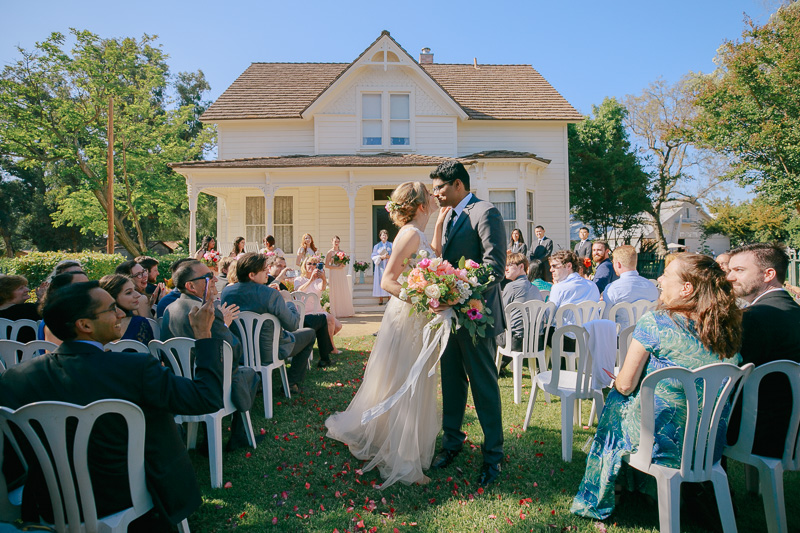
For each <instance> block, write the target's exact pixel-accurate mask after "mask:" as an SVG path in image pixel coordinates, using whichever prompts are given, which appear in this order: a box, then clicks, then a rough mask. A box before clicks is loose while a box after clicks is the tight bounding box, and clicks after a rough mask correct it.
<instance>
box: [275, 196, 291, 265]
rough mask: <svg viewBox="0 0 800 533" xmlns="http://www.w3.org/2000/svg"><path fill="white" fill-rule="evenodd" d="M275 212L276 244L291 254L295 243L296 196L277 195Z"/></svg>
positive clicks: (284, 251)
mask: <svg viewBox="0 0 800 533" xmlns="http://www.w3.org/2000/svg"><path fill="white" fill-rule="evenodd" d="M274 206H275V213H274V216H273V218H272V220H273V221H274V224H273V228H274V231H275V233H274V234H273V237H275V246H277V247H278V248H280V249H281V250H283V253H285V254H291V253H292V250H294V248H292V245H293V244H294V198H293V197H292V196H276V197H275V200H274Z"/></svg>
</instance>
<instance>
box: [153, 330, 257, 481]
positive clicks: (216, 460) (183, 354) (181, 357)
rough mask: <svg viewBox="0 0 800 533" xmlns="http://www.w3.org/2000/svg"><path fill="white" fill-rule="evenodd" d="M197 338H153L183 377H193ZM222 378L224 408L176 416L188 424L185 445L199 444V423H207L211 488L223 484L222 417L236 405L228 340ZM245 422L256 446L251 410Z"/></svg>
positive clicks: (223, 354)
mask: <svg viewBox="0 0 800 533" xmlns="http://www.w3.org/2000/svg"><path fill="white" fill-rule="evenodd" d="M194 345H195V340H194V339H189V338H187V337H175V338H173V339H170V340H167V341H164V342H160V341H159V342H157V341H153V349H154V350H157V351H159V352H161V353H166V354H168V355H167V358H168V359H169V360H170V362H171V364H172V365H174V366H173V371H174V372H175V373H176V374H177V375H180V376H183V377H185V378H188V379H194V371H195V365H194V364H193V361H192V348H194ZM222 357H223V368H224V371H223V377H222V401H223V407H222V409H220V410H219V411H216V412H214V413H206V414H203V415H176V416H175V422H177V423H179V424H183V423H186V424H187V427H186V448H187V449H190V450H191V449H192V448H194V447H195V445H196V444H197V425H198V423H204V424H205V425H206V435H207V436H208V466H209V470H210V473H211V487H212V488H215V489H218V488H220V487H221V486H222V418H223V417H225V416H228V415H229V414H231V413H235V412H236V407H235V406H234V405H233V401H232V399H231V376H232V372H233V349H232V348H231V345H230V344H228V343H227V342H224V343H223V349H222ZM239 414H240V415H241V417H242V423H244V425H245V432H246V433H247V440H248V443H249V444H250V445H251V446H252V447H253V448H255V447H256V437H255V434H254V433H253V423H252V421H251V420H250V411H245V412H240V413H239Z"/></svg>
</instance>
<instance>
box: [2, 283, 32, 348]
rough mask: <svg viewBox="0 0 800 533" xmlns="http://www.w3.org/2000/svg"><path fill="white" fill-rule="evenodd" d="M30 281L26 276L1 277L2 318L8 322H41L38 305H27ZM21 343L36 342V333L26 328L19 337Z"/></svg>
mask: <svg viewBox="0 0 800 533" xmlns="http://www.w3.org/2000/svg"><path fill="white" fill-rule="evenodd" d="M28 292H30V291H29V289H28V280H27V278H25V277H24V276H15V275H11V276H5V275H0V318H5V319H7V320H22V319H25V320H39V319H40V318H41V317H40V316H39V311H38V310H37V309H36V304H34V303H25V302H26V301H27V300H28V298H29V294H28ZM17 340H18V341H19V342H29V341H32V340H36V332H35V331H33V330H30V329H29V328H24V329H23V330H22V331H20V332H19V336H18V337H17Z"/></svg>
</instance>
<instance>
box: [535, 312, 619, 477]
mask: <svg viewBox="0 0 800 533" xmlns="http://www.w3.org/2000/svg"><path fill="white" fill-rule="evenodd" d="M567 333H572V334H573V335H575V347H576V348H577V350H576V352H575V353H576V354H577V357H576V368H577V370H575V371H571V370H561V358H562V357H564V355H563V354H564V350H563V342H564V337H565V336H566V334H567ZM587 337H588V333H587V332H586V330H585V329H584V328H583V327H582V326H563V327H560V328H558V329H556V331H555V333H553V352H552V356H551V363H552V369H551V370H548V371H546V372H539V373H538V374H536V375H533V374H532V375H531V378H532V381H533V383H532V385H531V386H532V388H533V391H532V392H531V397H530V399H529V400H528V410H527V411H526V413H525V421H524V422H523V424H522V430H523V431H525V430H527V429H528V424H529V423H530V421H531V415H532V413H533V406H534V404H535V403H536V394H537V393H538V392H539V389H542V390H543V391H545V392H548V393H550V394H553V395H555V396H558V397H559V398H561V458H562V459H563V460H564V461H567V462H569V461H572V432H573V428H572V426H573V424H574V422H575V418H576V417H575V414H577V413H575V412H574V409H575V403H576V402H575V400H580V399H586V400H595V401H596V402H597V405H598V406H599V409H598V411H600V412H602V410H603V406H604V405H605V403H604V400H603V391H602V390H595V389H594V386H593V383H592V355H591V354H590V353H589V350H588V348H587V347H586V339H587Z"/></svg>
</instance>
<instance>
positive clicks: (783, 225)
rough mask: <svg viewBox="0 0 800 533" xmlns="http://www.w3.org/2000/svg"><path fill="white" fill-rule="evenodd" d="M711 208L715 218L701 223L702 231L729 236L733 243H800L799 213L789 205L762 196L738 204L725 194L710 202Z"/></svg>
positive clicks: (794, 245)
mask: <svg viewBox="0 0 800 533" xmlns="http://www.w3.org/2000/svg"><path fill="white" fill-rule="evenodd" d="M708 210H709V213H711V214H712V215H713V218H711V219H710V220H708V221H706V222H704V223H703V224H702V226H701V227H702V230H703V234H704V235H706V236H709V235H712V234H714V233H718V234H720V235H725V236H727V237H730V239H731V246H739V245H741V244H746V243H751V242H769V241H781V242H785V243H787V244H789V245H790V246H793V247H795V248H796V247H798V246H800V216H799V215H798V214H797V212H796V211H794V210H793V209H792V208H791V207H787V206H786V205H782V204H774V203H771V202H770V201H769V200H768V199H767V198H765V197H763V196H762V197H758V198H756V199H754V200H752V201H749V202H742V203H741V204H738V205H737V204H734V203H732V202H731V200H730V199H728V198H726V199H724V200H717V201H713V202H710V203H709V205H708Z"/></svg>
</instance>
